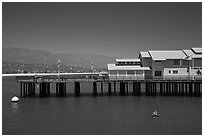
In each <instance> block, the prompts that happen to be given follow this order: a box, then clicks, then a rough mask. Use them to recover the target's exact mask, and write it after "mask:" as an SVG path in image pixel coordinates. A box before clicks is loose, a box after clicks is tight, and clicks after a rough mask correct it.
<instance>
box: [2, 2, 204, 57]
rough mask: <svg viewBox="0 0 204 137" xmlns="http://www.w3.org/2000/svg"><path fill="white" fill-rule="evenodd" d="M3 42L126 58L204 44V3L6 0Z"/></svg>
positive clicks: (19, 45)
mask: <svg viewBox="0 0 204 137" xmlns="http://www.w3.org/2000/svg"><path fill="white" fill-rule="evenodd" d="M2 46H3V47H21V48H29V49H42V50H46V51H49V52H52V53H83V54H90V53H91V54H99V55H105V56H111V57H125V58H137V57H138V56H139V52H140V51H148V50H169V49H190V48H192V47H202V3H201V2H194V3H189V2H183V3H158V2H155V3H149V2H146V3H139V2H131V3H130V2H128V3H126V2H117V3H109V2H108V3H100V2H96V3H90V2H87V3H81V2H78V3H71V2H66V3H49V2H47V3H31V2H28V3H20V2H17V3H14V2H9V3H5V2H4V3H3V4H2ZM2 52H3V51H2Z"/></svg>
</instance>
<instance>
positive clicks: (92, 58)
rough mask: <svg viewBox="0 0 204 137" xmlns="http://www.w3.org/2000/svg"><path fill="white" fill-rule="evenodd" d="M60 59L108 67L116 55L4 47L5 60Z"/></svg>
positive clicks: (43, 61)
mask: <svg viewBox="0 0 204 137" xmlns="http://www.w3.org/2000/svg"><path fill="white" fill-rule="evenodd" d="M58 59H60V60H61V64H63V65H68V66H73V67H84V68H90V67H91V64H92V62H93V63H94V67H95V68H106V67H107V64H108V63H114V62H115V59H116V57H108V56H104V55H97V54H82V53H67V54H66V53H51V52H49V51H45V50H39V49H35V50H34V49H27V48H16V47H2V61H3V62H4V61H6V62H20V63H32V64H48V65H51V64H57V61H58Z"/></svg>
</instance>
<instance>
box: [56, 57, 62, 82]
mask: <svg viewBox="0 0 204 137" xmlns="http://www.w3.org/2000/svg"><path fill="white" fill-rule="evenodd" d="M57 63H58V65H57V68H58V81H59V80H60V63H61V60H60V59H58V62H57Z"/></svg>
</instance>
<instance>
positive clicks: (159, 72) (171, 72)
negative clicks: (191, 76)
mask: <svg viewBox="0 0 204 137" xmlns="http://www.w3.org/2000/svg"><path fill="white" fill-rule="evenodd" d="M169 74H178V70H173V71H171V70H169ZM154 76H162V71H154Z"/></svg>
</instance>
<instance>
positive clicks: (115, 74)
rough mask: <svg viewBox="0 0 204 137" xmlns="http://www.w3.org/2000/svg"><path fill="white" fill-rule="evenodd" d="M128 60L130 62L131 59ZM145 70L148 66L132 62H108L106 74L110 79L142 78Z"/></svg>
mask: <svg viewBox="0 0 204 137" xmlns="http://www.w3.org/2000/svg"><path fill="white" fill-rule="evenodd" d="M117 61H118V60H117ZM129 61H130V62H131V61H132V60H129ZM126 62H128V60H126ZM116 63H117V62H116ZM127 64H128V63H127ZM145 70H150V68H149V67H141V66H140V65H132V64H131V65H116V64H108V75H109V79H110V80H144V78H145Z"/></svg>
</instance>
